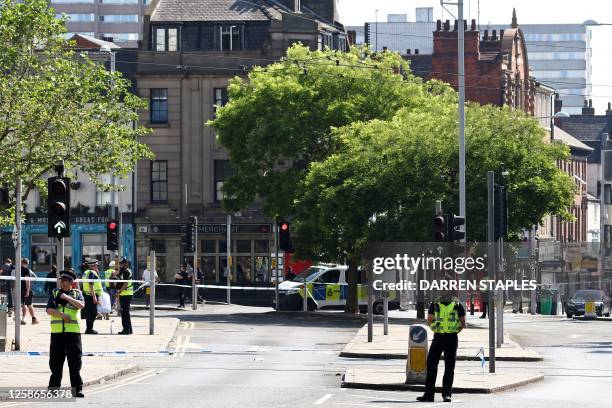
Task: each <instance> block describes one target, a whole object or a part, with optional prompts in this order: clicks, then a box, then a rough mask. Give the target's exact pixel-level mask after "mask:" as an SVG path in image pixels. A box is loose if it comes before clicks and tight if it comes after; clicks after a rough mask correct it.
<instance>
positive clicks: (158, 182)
mask: <svg viewBox="0 0 612 408" xmlns="http://www.w3.org/2000/svg"><path fill="white" fill-rule="evenodd" d="M167 201H168V162H167V161H166V160H155V161H154V162H152V163H151V202H153V203H165V202H167Z"/></svg>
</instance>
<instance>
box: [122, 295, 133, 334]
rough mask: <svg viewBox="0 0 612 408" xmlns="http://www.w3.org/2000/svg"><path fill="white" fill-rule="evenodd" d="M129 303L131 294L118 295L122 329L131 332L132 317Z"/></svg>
mask: <svg viewBox="0 0 612 408" xmlns="http://www.w3.org/2000/svg"><path fill="white" fill-rule="evenodd" d="M130 303H132V296H131V295H127V296H119V304H120V305H121V325H122V326H123V331H124V332H126V333H130V334H131V333H132V318H131V317H130Z"/></svg>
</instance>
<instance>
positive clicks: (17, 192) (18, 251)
mask: <svg viewBox="0 0 612 408" xmlns="http://www.w3.org/2000/svg"><path fill="white" fill-rule="evenodd" d="M15 230H16V232H17V234H16V237H15V291H14V292H13V297H14V300H15V301H14V305H15V351H19V350H20V349H21V318H22V317H21V179H17V185H16V187H15Z"/></svg>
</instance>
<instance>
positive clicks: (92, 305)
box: [83, 259, 102, 334]
mask: <svg viewBox="0 0 612 408" xmlns="http://www.w3.org/2000/svg"><path fill="white" fill-rule="evenodd" d="M86 263H87V270H86V271H85V272H84V273H83V295H84V296H83V297H84V299H85V309H84V310H83V312H84V314H85V323H86V328H85V334H98V332H97V331H95V330H94V322H95V321H96V318H97V317H98V306H97V305H98V297H99V296H102V283H101V282H100V275H99V271H98V268H99V266H98V260H97V259H92V260H89V261H87V262H86Z"/></svg>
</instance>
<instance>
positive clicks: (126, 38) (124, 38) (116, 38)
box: [101, 33, 139, 42]
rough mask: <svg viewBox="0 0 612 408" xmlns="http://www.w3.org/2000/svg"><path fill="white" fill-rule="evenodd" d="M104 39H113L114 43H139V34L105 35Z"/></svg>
mask: <svg viewBox="0 0 612 408" xmlns="http://www.w3.org/2000/svg"><path fill="white" fill-rule="evenodd" d="M101 37H102V38H112V39H113V42H121V41H138V37H139V35H138V33H104V34H102V35H101Z"/></svg>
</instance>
